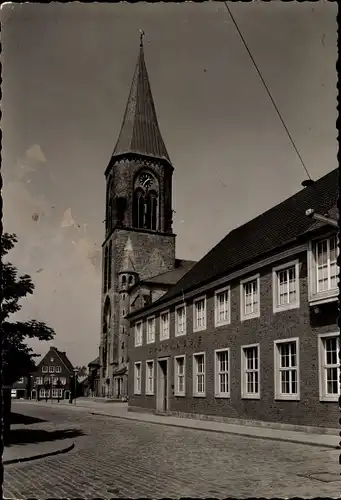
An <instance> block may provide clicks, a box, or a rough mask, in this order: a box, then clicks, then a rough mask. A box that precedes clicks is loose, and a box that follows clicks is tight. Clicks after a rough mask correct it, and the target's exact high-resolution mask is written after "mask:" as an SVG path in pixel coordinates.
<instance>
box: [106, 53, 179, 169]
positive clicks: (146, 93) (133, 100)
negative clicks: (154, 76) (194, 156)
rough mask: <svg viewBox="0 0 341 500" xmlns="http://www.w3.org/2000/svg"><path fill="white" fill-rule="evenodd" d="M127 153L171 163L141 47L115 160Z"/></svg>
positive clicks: (116, 147)
mask: <svg viewBox="0 0 341 500" xmlns="http://www.w3.org/2000/svg"><path fill="white" fill-rule="evenodd" d="M126 153H135V154H142V155H144V156H149V157H152V158H158V159H163V160H166V161H167V162H169V163H170V159H169V156H168V153H167V150H166V147H165V144H164V142H163V139H162V136H161V132H160V129H159V125H158V121H157V117H156V111H155V106H154V101H153V96H152V92H151V89H150V83H149V78H148V73H147V68H146V64H145V61H144V52H143V46H141V47H140V53H139V57H138V61H137V65H136V69H135V73H134V77H133V82H132V85H131V89H130V93H129V97H128V103H127V107H126V110H125V114H124V118H123V123H122V127H121V131H120V134H119V137H118V140H117V144H116V146H115V149H114V153H113V156H118V155H122V154H126Z"/></svg>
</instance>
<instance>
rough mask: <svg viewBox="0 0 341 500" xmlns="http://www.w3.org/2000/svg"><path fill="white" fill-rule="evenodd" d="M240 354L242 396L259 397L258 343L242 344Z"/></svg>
mask: <svg viewBox="0 0 341 500" xmlns="http://www.w3.org/2000/svg"><path fill="white" fill-rule="evenodd" d="M241 355H242V359H241V394H242V398H248V399H259V395H260V391H259V345H258V344H256V345H247V346H242V349H241Z"/></svg>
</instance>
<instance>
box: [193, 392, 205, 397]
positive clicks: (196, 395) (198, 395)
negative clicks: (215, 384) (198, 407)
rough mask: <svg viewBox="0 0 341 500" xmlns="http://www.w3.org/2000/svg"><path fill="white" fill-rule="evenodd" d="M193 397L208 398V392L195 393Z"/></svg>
mask: <svg viewBox="0 0 341 500" xmlns="http://www.w3.org/2000/svg"><path fill="white" fill-rule="evenodd" d="M193 397H194V398H206V393H202V394H193Z"/></svg>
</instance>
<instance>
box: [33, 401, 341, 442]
mask: <svg viewBox="0 0 341 500" xmlns="http://www.w3.org/2000/svg"><path fill="white" fill-rule="evenodd" d="M28 403H29V404H32V405H44V406H46V405H49V406H51V404H49V403H45V402H42V401H39V402H38V401H29V402H28ZM53 407H54V408H64V409H65V408H66V407H67V408H68V409H69V410H70V411H77V410H78V411H85V412H87V413H90V414H92V415H103V416H107V417H114V418H122V419H126V420H133V421H139V422H148V423H153V424H159V425H168V426H173V427H182V428H187V429H195V430H205V431H210V432H221V433H225V434H235V435H239V436H244V437H252V438H258V439H271V440H275V441H287V442H291V443H299V444H306V445H311V446H321V447H324V448H332V449H337V448H339V441H340V438H339V437H338V436H339V434H338V430H337V429H335V434H322V433H321V434H312V433H306V432H298V431H292V430H290V431H289V430H282V429H272V428H268V427H256V426H251V425H242V424H240V425H239V424H230V423H225V422H215V421H208V420H197V419H192V418H183V417H173V416H166V415H165V416H163V415H155V414H153V413H137V412H128V404H127V403H116V402H109V401H108V402H98V401H93V400H91V399H87V398H82V399H77V402H76V404H73V405H71V404H68V402H64V401H63V402H60V404H59V405H57V404H56V405H54V406H53Z"/></svg>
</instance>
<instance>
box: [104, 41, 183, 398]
mask: <svg viewBox="0 0 341 500" xmlns="http://www.w3.org/2000/svg"><path fill="white" fill-rule="evenodd" d="M172 175H173V166H172V164H171V161H170V158H169V156H168V153H167V150H166V147H165V144H164V142H163V139H162V136H161V132H160V129H159V125H158V121H157V116H156V111H155V106H154V101H153V97H152V93H151V88H150V83H149V78H148V73H147V68H146V64H145V60H144V49H143V42H142V36H141V42H140V50H139V55H138V61H137V65H136V69H135V73H134V76H133V81H132V85H131V88H130V93H129V97H128V102H127V106H126V110H125V114H124V117H123V123H122V126H121V131H120V134H119V137H118V140H117V143H116V146H115V149H114V152H113V154H112V157H111V159H110V161H109V165H108V167H107V169H106V171H105V177H106V216H105V240H104V243H103V284H102V328H101V343H100V363H101V392H102V394H103V395H108V396H111V397H117V396H125V395H127V394H126V391H127V385H126V372H127V362H128V360H127V356H126V352H127V351H126V349H127V338H126V336H127V334H128V328H127V325H126V320H125V318H124V316H125V315H126V314H127V313H128V312H129V292H130V290H131V289H133V288H134V286H136V284H137V283H138V281H139V280H140V279H146V278H149V277H151V276H156V275H158V274H161V273H162V272H165V271H168V270H171V269H173V268H174V266H175V235H174V234H173V231H172V213H173V211H172ZM121 375H122V376H121Z"/></svg>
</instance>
